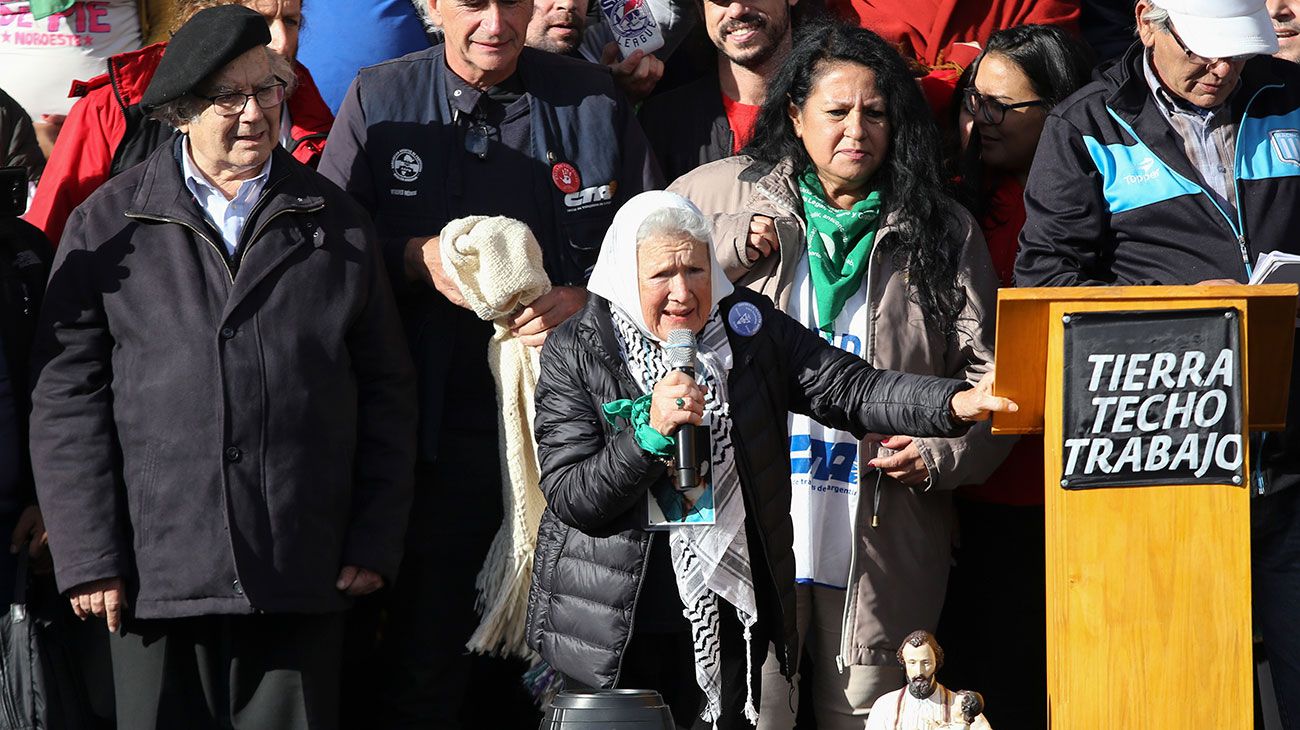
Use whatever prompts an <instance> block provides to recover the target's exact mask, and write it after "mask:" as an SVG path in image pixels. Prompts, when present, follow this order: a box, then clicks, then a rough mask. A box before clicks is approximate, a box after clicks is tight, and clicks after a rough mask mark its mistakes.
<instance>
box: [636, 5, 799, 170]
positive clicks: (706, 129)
mask: <svg viewBox="0 0 1300 730" xmlns="http://www.w3.org/2000/svg"><path fill="white" fill-rule="evenodd" d="M798 1H799V0H734V1H733V2H726V1H720V0H702V6H701V8H702V9H701V15H702V17H703V19H704V27H705V30H707V31H708V34H709V39H710V40H712V41H713V44H714V45H715V46H717V48H718V70H717V73H715V74H705V75H704V77H703V78H701V79H699V80H698V81H693V82H691V83H689V84H686V85H685V86H682V87H679V88H677V89H673V90H672V91H668V92H665V93H663V94H660V95H658V96H655V97H653V98H651V99H649V100H648V101H646V103H645V106H643V107H642V108H641V126H642V127H644V128H645V131H646V136H647V137H648V138H649V139H650V147H651V149H653V150H654V153H655V157H656V158H657V159H658V160H659V165H660V167H661V168H662V169H663V172H664V179H665V180H667V181H668V182H672V181H673V180H676V179H677V178H679V177H681V176H682V175H685V174H686V173H688V172H690V171H691V170H694V169H695V168H697V167H699V166H700V165H703V164H705V163H708V162H713V161H714V160H721V159H722V158H724V157H730V156H732V155H734V154H737V153H739V152H740V150H741V148H743V147H744V146H745V145H746V144H748V143H749V140H750V139H751V138H752V137H753V136H754V123H755V122H756V121H757V120H758V110H759V107H761V106H762V105H763V99H764V97H765V96H766V94H767V84H768V82H769V81H770V80H771V79H772V76H773V75H775V74H776V71H777V69H778V68H780V67H781V63H782V62H783V61H784V60H785V58H786V56H788V55H789V54H790V44H791V40H790V38H791V35H790V34H791V27H792V26H791V16H792V13H793V12H794V7H795V4H796V3H797V2H798Z"/></svg>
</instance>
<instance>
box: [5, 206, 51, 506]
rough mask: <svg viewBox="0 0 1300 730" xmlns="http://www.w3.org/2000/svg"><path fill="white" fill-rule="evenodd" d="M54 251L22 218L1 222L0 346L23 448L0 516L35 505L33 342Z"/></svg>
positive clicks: (38, 232)
mask: <svg viewBox="0 0 1300 730" xmlns="http://www.w3.org/2000/svg"><path fill="white" fill-rule="evenodd" d="M53 257H54V251H53V250H52V249H51V248H50V242H49V241H47V240H46V239H45V234H44V233H41V230H40V229H39V228H37V227H36V226H33V225H31V224H29V223H27V222H26V221H24V220H22V219H20V218H3V219H0V342H2V345H3V356H4V358H5V364H6V365H7V366H8V369H9V379H10V381H11V383H12V387H13V398H14V412H15V413H16V414H17V416H18V438H19V440H20V443H21V450H20V458H21V460H22V461H21V463H20V464H19V465H18V466H19V473H18V478H17V479H16V480H15V481H14V483H13V485H14V487H15V489H13V490H11V491H8V492H7V493H5V492H0V514H10V513H12V512H14V511H16V510H19V509H21V508H23V507H25V506H27V505H29V504H33V503H35V502H36V490H35V487H34V486H33V484H32V466H31V461H30V459H29V456H28V450H27V414H28V413H29V412H30V411H31V406H32V404H31V395H30V394H31V387H32V384H31V373H30V365H31V359H32V336H33V333H34V332H35V331H36V315H37V312H39V311H40V308H41V297H42V296H43V295H44V293H45V280H46V279H47V278H48V277H49V275H50V259H51V258H53Z"/></svg>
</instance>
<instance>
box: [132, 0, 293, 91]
mask: <svg viewBox="0 0 1300 730" xmlns="http://www.w3.org/2000/svg"><path fill="white" fill-rule="evenodd" d="M270 42H271V30H270V28H268V27H267V26H266V19H265V18H263V17H262V16H261V15H260V14H258V13H257V12H256V11H254V10H250V9H248V8H246V7H244V6H243V5H218V6H217V7H215V8H208V9H207V10H200V11H199V12H197V13H195V14H194V17H192V18H190V19H189V20H188V21H186V22H185V25H182V26H181V28H180V30H178V31H176V34H175V35H173V36H172V39H171V41H170V42H169V43H168V44H167V50H166V51H164V52H163V57H162V61H161V62H159V64H158V70H157V71H155V72H154V75H153V80H152V81H150V82H149V88H148V89H145V92H144V96H142V97H140V107H141V108H142V109H144V111H145V112H151V111H153V110H154V109H157V108H158V107H160V106H162V105H163V104H166V103H167V102H169V101H173V100H175V99H179V98H181V97H182V96H184V95H186V94H188V93H190V91H192V90H193V89H194V87H195V86H198V85H199V83H200V82H202V81H203V79H206V78H207V77H209V76H211V75H212V74H214V73H216V72H218V71H220V70H221V69H222V68H224V67H225V65H226V64H228V63H230V62H231V61H233V60H235V59H236V58H239V57H240V56H241V55H243V54H244V53H246V52H248V51H249V50H250V49H253V48H257V47H258V46H265V45H267V44H268V43H270Z"/></svg>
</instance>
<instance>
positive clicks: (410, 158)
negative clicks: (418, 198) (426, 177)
mask: <svg viewBox="0 0 1300 730" xmlns="http://www.w3.org/2000/svg"><path fill="white" fill-rule="evenodd" d="M392 168H393V177H395V178H397V179H398V180H401V181H402V182H415V181H416V180H417V179H418V178H419V177H420V173H421V172H422V171H423V170H424V160H421V159H420V156H419V155H417V154H415V152H413V151H411V150H408V149H405V148H403V149H400V150H398V151H397V152H395V153H393V161H392Z"/></svg>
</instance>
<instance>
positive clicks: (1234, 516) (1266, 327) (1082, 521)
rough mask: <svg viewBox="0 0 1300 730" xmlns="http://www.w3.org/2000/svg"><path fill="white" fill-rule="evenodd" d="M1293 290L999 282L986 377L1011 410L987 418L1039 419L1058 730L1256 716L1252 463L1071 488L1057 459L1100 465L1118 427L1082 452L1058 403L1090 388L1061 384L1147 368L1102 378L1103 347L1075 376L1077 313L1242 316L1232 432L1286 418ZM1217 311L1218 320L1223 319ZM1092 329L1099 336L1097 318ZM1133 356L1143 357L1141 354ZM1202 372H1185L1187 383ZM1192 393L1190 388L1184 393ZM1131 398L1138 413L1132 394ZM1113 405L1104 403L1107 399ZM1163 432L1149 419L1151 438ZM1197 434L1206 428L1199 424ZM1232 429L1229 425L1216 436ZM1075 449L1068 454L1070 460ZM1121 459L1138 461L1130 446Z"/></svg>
mask: <svg viewBox="0 0 1300 730" xmlns="http://www.w3.org/2000/svg"><path fill="white" fill-rule="evenodd" d="M1296 293H1297V288H1296V286H1294V285H1289V284H1288V285H1273V286H1180V287H1086V288H1084V287H1080V288H1046V289H1003V290H1002V291H1001V292H1000V294H999V297H998V323H997V350H996V352H997V357H996V366H997V388H996V389H997V392H998V395H1003V396H1007V397H1010V398H1012V399H1013V400H1015V401H1016V402H1017V403H1018V404H1019V406H1020V410H1019V411H1018V412H1016V413H1009V414H997V415H996V417H995V419H994V422H993V428H994V433H1003V434H1029V433H1040V432H1041V433H1043V434H1044V449H1045V457H1046V459H1045V463H1046V468H1045V474H1044V478H1045V514H1046V539H1047V555H1046V558H1047V688H1048V708H1049V709H1048V711H1049V718H1050V727H1051V728H1053V730H1120V729H1122V730H1148V729H1160V730H1163V729H1165V728H1168V729H1169V730H1184V729H1185V728H1215V729H1216V730H1249V729H1250V728H1251V727H1252V725H1253V722H1254V705H1253V690H1252V667H1253V664H1252V634H1251V593H1250V583H1251V578H1250V495H1251V492H1252V491H1253V489H1254V486H1253V485H1252V484H1250V483H1249V482H1251V477H1252V476H1253V475H1252V473H1251V471H1250V468H1249V454H1248V449H1245V448H1243V449H1242V450H1241V451H1242V454H1241V458H1240V461H1241V463H1240V466H1238V467H1237V468H1238V469H1239V470H1240V471H1239V472H1238V475H1237V476H1232V477H1227V480H1228V481H1227V483H1206V482H1205V481H1202V480H1198V479H1186V480H1184V481H1183V482H1182V483H1175V484H1167V483H1166V484H1159V485H1151V486H1133V485H1132V484H1105V485H1102V486H1098V487H1094V488H1084V489H1078V488H1067V486H1068V487H1073V486H1074V485H1072V484H1069V483H1070V482H1071V481H1072V480H1071V479H1065V478H1064V477H1065V469H1066V466H1067V463H1070V465H1071V466H1070V468H1071V469H1072V470H1078V469H1079V468H1080V466H1079V465H1080V464H1083V463H1084V461H1088V464H1089V466H1090V467H1092V466H1094V464H1093V463H1092V462H1093V461H1096V462H1097V464H1096V465H1095V467H1096V470H1097V472H1098V474H1100V473H1101V472H1102V471H1104V469H1103V467H1109V466H1110V465H1111V464H1113V463H1118V462H1117V461H1116V459H1117V458H1120V459H1124V458H1125V457H1124V456H1120V457H1116V456H1115V454H1117V453H1118V452H1119V448H1120V447H1119V445H1118V443H1119V441H1118V440H1117V442H1116V444H1115V451H1113V452H1107V453H1108V455H1109V456H1108V458H1106V459H1101V460H1096V459H1091V457H1092V456H1095V454H1093V453H1091V451H1090V449H1093V448H1094V447H1093V446H1092V445H1091V444H1090V445H1087V446H1077V445H1074V444H1075V443H1082V442H1083V441H1086V440H1087V439H1081V440H1077V441H1075V442H1071V445H1068V446H1067V443H1066V439H1067V438H1068V434H1067V433H1066V431H1067V430H1068V429H1067V424H1066V422H1065V419H1066V416H1067V413H1066V411H1067V409H1068V410H1073V411H1077V410H1079V408H1080V406H1079V404H1080V403H1083V404H1085V406H1086V405H1087V404H1088V403H1092V404H1096V403H1097V400H1095V399H1094V400H1092V401H1088V400H1087V398H1086V397H1081V394H1079V393H1077V392H1073V391H1072V392H1071V393H1067V392H1066V389H1067V387H1071V388H1075V389H1076V390H1077V389H1078V388H1079V387H1080V385H1081V384H1082V386H1081V387H1083V388H1088V387H1092V386H1096V389H1097V390H1098V391H1100V390H1102V389H1104V387H1105V386H1106V385H1112V386H1114V385H1115V384H1116V383H1120V384H1122V383H1124V382H1125V378H1126V377H1128V378H1129V380H1130V382H1129V383H1128V384H1130V385H1142V384H1144V383H1145V382H1146V380H1147V379H1146V378H1145V377H1134V376H1133V375H1132V372H1131V371H1130V372H1128V373H1127V374H1125V373H1121V375H1120V376H1114V377H1112V376H1113V371H1109V370H1106V369H1104V368H1103V367H1102V364H1104V363H1107V362H1110V363H1112V364H1114V363H1115V362H1118V361H1117V360H1107V359H1106V358H1107V356H1106V355H1093V356H1092V357H1093V358H1096V359H1094V360H1090V361H1089V362H1092V363H1093V364H1094V366H1095V369H1094V370H1093V371H1092V372H1091V377H1090V378H1089V377H1088V373H1083V375H1084V377H1083V378H1082V379H1080V378H1078V377H1076V376H1077V375H1078V374H1079V373H1078V367H1077V365H1075V366H1070V365H1068V364H1067V355H1069V353H1067V349H1068V348H1067V342H1066V340H1067V329H1069V328H1070V327H1071V321H1072V320H1081V319H1084V318H1087V317H1091V318H1094V319H1101V318H1099V317H1097V316H1096V315H1095V314H1092V313H1123V314H1110V315H1106V316H1109V317H1110V318H1111V319H1110V320H1109V321H1112V322H1114V321H1124V319H1125V318H1132V319H1133V320H1134V321H1137V320H1143V316H1144V315H1146V314H1147V313H1160V312H1170V311H1172V310H1199V313H1197V314H1193V313H1191V312H1182V311H1180V312H1177V313H1174V314H1173V315H1158V316H1172V317H1174V318H1186V317H1193V316H1197V317H1203V316H1205V315H1204V314H1202V313H1204V312H1206V311H1207V310H1208V311H1216V312H1218V316H1219V317H1220V318H1221V319H1222V320H1226V321H1227V322H1228V323H1229V324H1230V326H1229V329H1231V330H1236V334H1234V335H1233V336H1235V337H1239V340H1238V342H1239V346H1240V350H1239V352H1240V357H1239V360H1238V362H1237V366H1238V367H1239V370H1238V371H1237V372H1238V373H1239V376H1238V377H1239V382H1237V383H1234V385H1235V388H1236V389H1235V390H1234V391H1233V392H1234V393H1235V394H1236V395H1235V398H1237V399H1239V400H1240V411H1239V412H1240V428H1241V432H1242V433H1241V436H1239V437H1238V439H1239V443H1240V442H1241V441H1244V439H1246V438H1249V436H1250V435H1251V434H1254V433H1256V432H1261V431H1275V430H1280V429H1281V428H1283V426H1284V424H1285V422H1286V403H1287V391H1288V386H1289V384H1290V368H1291V363H1290V359H1291V358H1290V354H1291V351H1292V341H1293V337H1294V334H1295V326H1296ZM1071 315H1073V317H1072V316H1071ZM1081 315H1082V316H1081ZM1143 321H1145V320H1143ZM1219 326H1220V329H1222V328H1223V325H1222V322H1221V323H1220V325H1219ZM1238 327H1239V330H1238V329H1237V328H1238ZM1164 330H1165V328H1164V327H1162V326H1160V325H1152V326H1147V327H1146V331H1148V332H1150V334H1151V336H1152V337H1153V338H1155V337H1157V336H1158V335H1162V334H1164ZM1091 331H1092V332H1093V333H1094V335H1095V334H1098V333H1100V332H1102V331H1103V330H1100V329H1094V330H1091ZM1069 334H1070V344H1069V348H1073V349H1074V351H1076V352H1077V351H1079V348H1080V347H1082V346H1084V345H1086V344H1087V342H1086V338H1087V337H1088V335H1087V334H1085V331H1084V330H1083V329H1081V328H1080V329H1077V330H1075V331H1073V332H1071V333H1069ZM1081 338H1082V341H1081ZM1130 341H1132V340H1130ZM1147 354H1148V355H1149V354H1150V353H1147ZM1138 357H1141V356H1138ZM1128 359H1129V361H1130V362H1132V361H1135V360H1137V358H1135V357H1132V356H1130V357H1129V358H1128ZM1167 361H1168V358H1165V359H1164V362H1167ZM1070 362H1074V361H1073V360H1071V361H1070ZM1142 362H1143V363H1146V364H1148V365H1149V363H1150V362H1151V359H1145V360H1142ZM1099 363H1100V364H1099ZM1071 367H1072V368H1073V369H1072V372H1075V373H1076V376H1069V378H1070V380H1069V383H1067V372H1066V371H1067V368H1071ZM1138 370H1139V371H1141V370H1142V368H1141V367H1139V368H1138ZM1116 377H1118V380H1117V379H1115V378H1116ZM1227 377H1228V376H1226V375H1225V376H1224V378H1227ZM1149 379H1150V380H1151V381H1152V382H1154V383H1156V387H1159V386H1160V385H1161V384H1162V383H1174V384H1177V381H1176V379H1175V378H1174V376H1173V374H1172V373H1171V374H1170V375H1168V376H1167V377H1166V378H1165V379H1163V380H1162V379H1161V378H1160V377H1156V376H1154V375H1153V376H1150V378H1149ZM1196 379H1198V378H1192V377H1191V376H1190V375H1189V376H1188V377H1187V378H1186V380H1187V381H1188V383H1190V382H1194V380H1196ZM1207 382H1208V378H1207ZM1120 387H1123V386H1122V385H1121V386H1120ZM1187 387H1191V386H1190V385H1188V386H1187ZM1117 392H1118V391H1117ZM1082 395H1083V396H1086V395H1087V394H1086V393H1085V394H1082ZM1135 397H1141V396H1135ZM1071 398H1073V400H1071ZM1172 398H1173V396H1168V397H1167V398H1166V399H1165V400H1163V401H1162V400H1160V398H1159V397H1158V396H1154V397H1152V398H1151V399H1152V400H1154V401H1155V403H1154V405H1152V406H1151V407H1150V408H1149V409H1148V410H1147V411H1145V412H1143V413H1141V414H1139V416H1140V417H1141V418H1144V419H1145V422H1146V423H1148V424H1150V425H1155V424H1156V423H1157V419H1156V416H1154V415H1152V414H1154V413H1156V412H1157V408H1156V406H1159V405H1160V404H1161V403H1170V404H1174V405H1177V402H1176V401H1175V400H1172ZM1193 399H1194V397H1193V396H1191V395H1189V396H1188V402H1192V401H1193ZM1209 400H1211V401H1213V400H1215V398H1210V399H1209ZM1067 401H1069V402H1068V403H1067ZM1142 403H1143V406H1142V407H1146V405H1147V404H1146V403H1145V402H1142ZM1121 405H1123V403H1122V402H1121ZM1174 405H1170V406H1169V407H1170V408H1173V407H1174ZM1214 405H1215V403H1210V404H1209V405H1205V406H1204V407H1203V408H1202V407H1200V406H1197V408H1200V412H1199V413H1197V414H1195V422H1194V423H1192V424H1191V430H1192V431H1193V432H1194V431H1196V425H1197V424H1199V423H1201V420H1200V419H1201V417H1202V416H1204V417H1205V418H1206V419H1207V420H1208V419H1209V417H1210V416H1211V415H1213V413H1214V412H1215V408H1214ZM1128 406H1129V408H1128V411H1129V415H1132V413H1133V412H1134V411H1135V405H1134V402H1133V401H1129V402H1128ZM1233 407H1234V408H1235V407H1236V405H1235V404H1233ZM1115 412H1116V411H1115V410H1114V408H1111V410H1110V411H1108V413H1115ZM1180 416H1181V414H1180V413H1175V414H1174V417H1173V418H1172V419H1171V420H1170V421H1166V423H1177V422H1179V421H1178V419H1179V417H1180ZM1075 420H1077V419H1073V417H1072V422H1074V421H1075ZM1133 420H1134V419H1133V418H1127V417H1124V418H1121V417H1118V416H1117V417H1116V420H1115V421H1114V422H1113V424H1112V422H1111V421H1110V419H1109V416H1107V417H1106V418H1103V417H1101V416H1098V417H1097V418H1096V420H1095V422H1096V423H1098V424H1101V425H1102V427H1103V428H1109V427H1110V426H1111V425H1116V426H1117V427H1118V428H1119V429H1120V430H1123V428H1124V427H1125V426H1131V425H1132V423H1133ZM1084 422H1085V423H1086V422H1087V421H1084ZM1172 432H1173V431H1172V430H1171V431H1166V430H1164V429H1160V430H1158V431H1152V432H1151V433H1150V434H1148V436H1149V438H1148V439H1147V441H1148V442H1152V441H1154V439H1155V437H1156V436H1157V435H1163V434H1166V433H1172ZM1075 435H1078V434H1077V433H1076V434H1075ZM1202 435H1203V436H1204V438H1205V439H1207V440H1208V438H1209V437H1208V435H1204V434H1202ZM1226 440H1227V436H1224V438H1223V439H1220V440H1219V445H1220V446H1223V444H1224V443H1225V442H1226ZM1198 443H1199V442H1198ZM1141 445H1142V444H1139V446H1141ZM1148 448H1150V445H1148ZM1097 450H1098V451H1102V450H1105V449H1103V448H1100V447H1098V448H1097ZM1209 451H1211V452H1213V451H1214V449H1213V448H1211V449H1209ZM1222 452H1223V459H1224V461H1225V462H1226V461H1227V460H1230V459H1231V458H1232V449H1231V448H1230V447H1228V448H1224V449H1222ZM1126 453H1127V452H1126ZM1070 454H1073V455H1074V457H1075V461H1074V462H1073V463H1071V462H1067V461H1066V459H1067V458H1069V457H1070ZM1179 456H1183V454H1182V453H1181V452H1180V454H1179ZM1134 458H1137V457H1134ZM1161 458H1162V457H1161V456H1160V455H1158V454H1154V453H1153V452H1152V453H1151V455H1150V456H1148V457H1147V461H1146V462H1145V463H1146V466H1150V465H1151V464H1153V463H1156V464H1158V463H1160V460H1161ZM1188 458H1190V457H1188ZM1206 458H1207V460H1208V459H1210V458H1212V456H1211V457H1206ZM1125 463H1126V464H1127V465H1128V466H1132V465H1133V464H1135V463H1137V464H1138V465H1139V466H1141V460H1140V459H1138V461H1136V462H1135V461H1134V460H1133V459H1127V460H1126V462H1125ZM1178 463H1179V464H1186V463H1188V461H1187V460H1186V459H1184V460H1183V461H1181V462H1178ZM1215 464H1216V467H1217V465H1218V462H1215ZM1126 468H1127V466H1126ZM1074 474H1075V472H1074V471H1071V475H1074ZM1232 479H1236V480H1239V481H1240V482H1241V483H1239V484H1234V483H1232V482H1231V480H1232ZM1063 480H1064V481H1065V482H1066V483H1067V484H1066V485H1063ZM1139 482H1140V480H1139ZM1005 640H1006V641H1015V640H1016V638H1015V637H1014V636H1008V637H1005Z"/></svg>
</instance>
